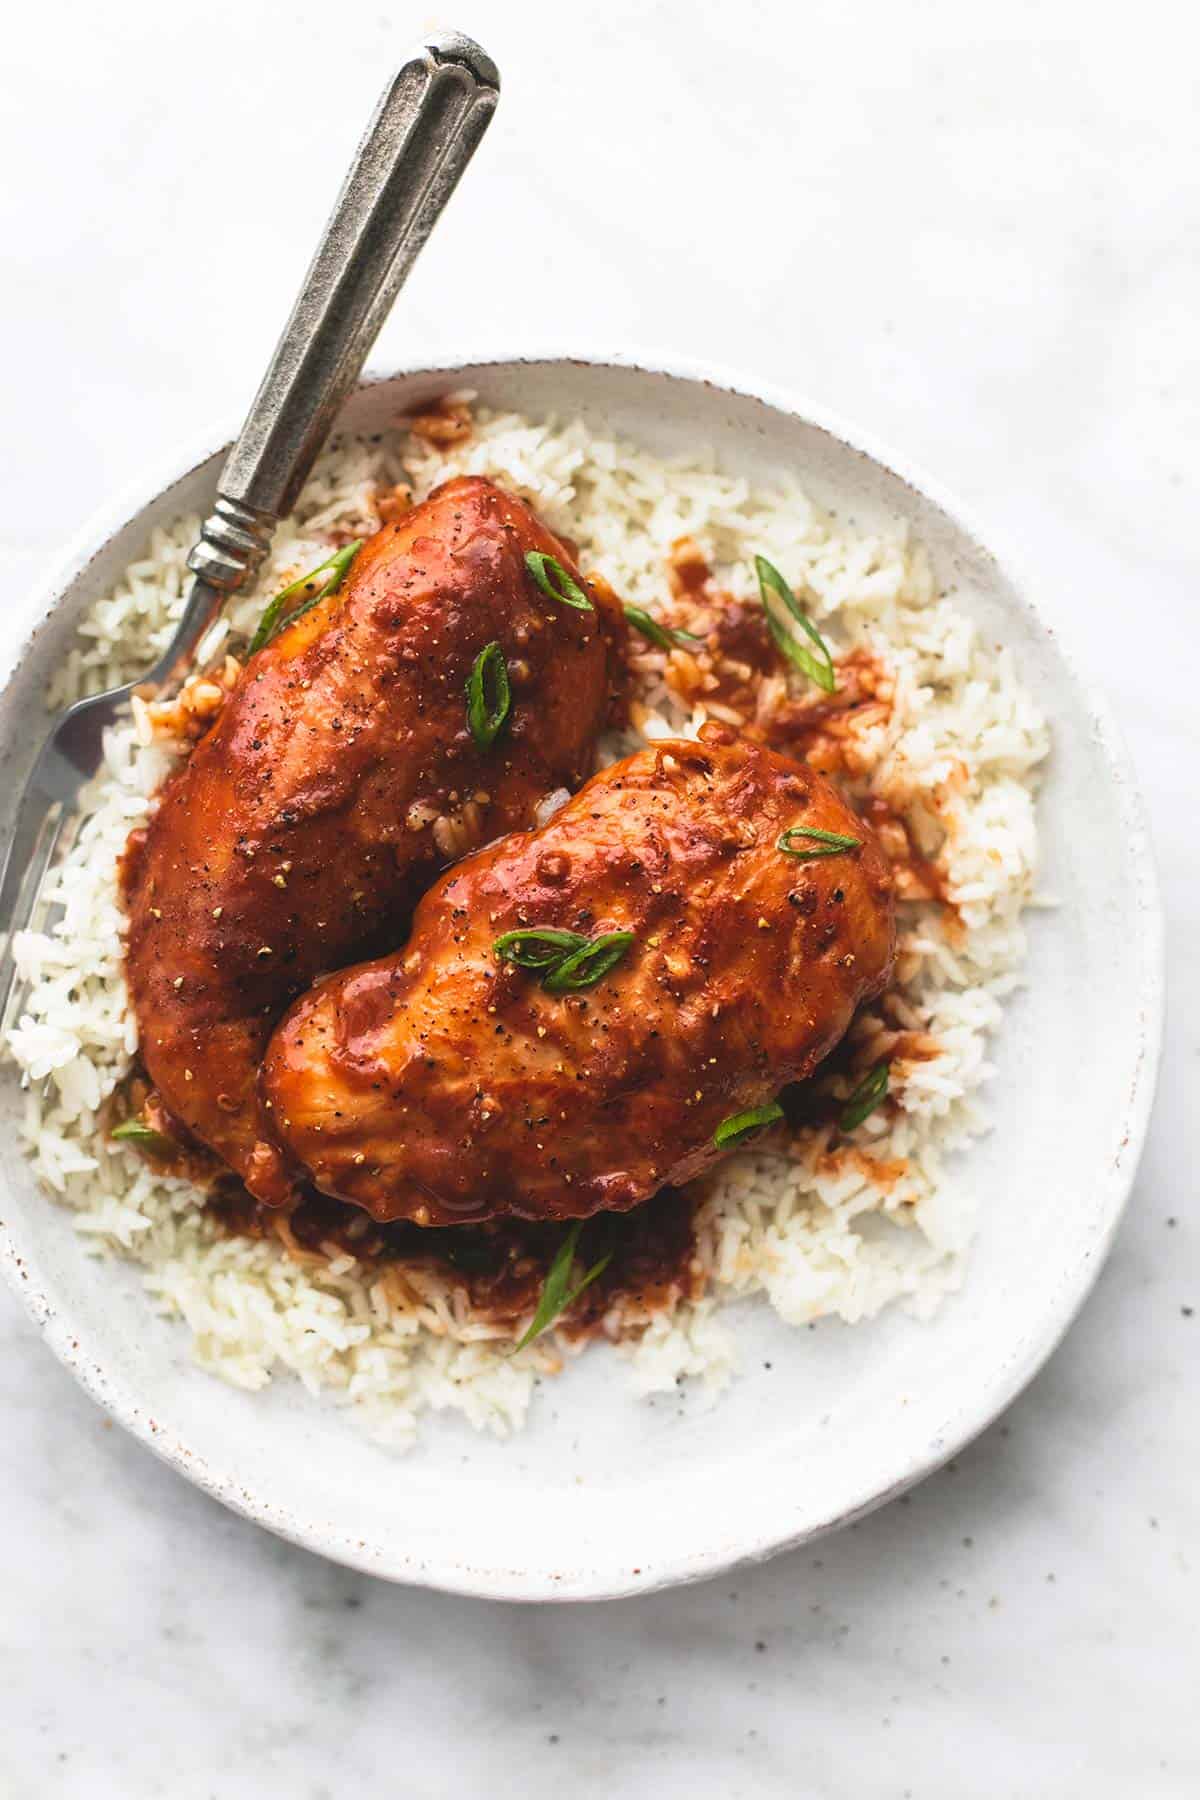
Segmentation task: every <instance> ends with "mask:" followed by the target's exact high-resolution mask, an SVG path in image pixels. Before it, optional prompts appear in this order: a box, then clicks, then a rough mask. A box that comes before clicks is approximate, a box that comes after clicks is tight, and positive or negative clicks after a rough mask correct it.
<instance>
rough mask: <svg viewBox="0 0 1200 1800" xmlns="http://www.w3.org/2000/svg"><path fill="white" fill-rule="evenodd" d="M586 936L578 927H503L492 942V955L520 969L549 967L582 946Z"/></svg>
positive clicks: (585, 943) (585, 941)
mask: <svg viewBox="0 0 1200 1800" xmlns="http://www.w3.org/2000/svg"><path fill="white" fill-rule="evenodd" d="M587 943H588V939H587V938H585V937H584V935H583V933H582V932H580V931H556V930H555V929H554V928H553V927H552V926H549V925H536V926H530V927H529V929H528V930H525V931H506V932H505V933H504V936H503V937H498V938H497V939H496V941H495V943H494V944H493V945H492V950H493V952H494V953H495V955H497V956H499V957H503V959H504V961H505V962H511V963H516V964H517V966H518V968H522V969H553V968H554V967H555V966H556V965H557V964H558V963H560V962H562V960H563V958H564V957H566V956H569V955H570V954H571V952H572V951H573V950H582V949H584V948H585V947H586V945H587Z"/></svg>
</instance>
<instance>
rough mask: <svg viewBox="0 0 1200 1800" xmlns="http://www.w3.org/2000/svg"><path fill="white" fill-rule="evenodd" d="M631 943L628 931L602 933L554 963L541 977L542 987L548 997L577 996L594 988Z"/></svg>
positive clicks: (632, 939) (614, 965) (613, 966)
mask: <svg viewBox="0 0 1200 1800" xmlns="http://www.w3.org/2000/svg"><path fill="white" fill-rule="evenodd" d="M633 941H634V934H633V932H632V931H606V932H604V933H603V934H602V935H601V936H600V937H597V938H593V939H592V940H591V942H590V943H584V944H583V945H582V946H581V947H580V948H579V949H578V950H574V951H572V952H571V954H570V955H569V956H564V957H563V959H562V961H561V962H558V963H555V965H554V967H553V968H552V969H551V970H550V973H549V974H548V975H545V976H543V977H542V986H543V987H544V988H545V990H546V992H547V993H548V994H577V993H578V992H579V990H580V988H590V987H595V985H596V983H597V982H598V981H600V980H601V979H602V978H603V977H604V976H605V975H607V974H608V971H609V970H610V969H612V968H615V967H616V965H617V963H619V962H620V960H621V958H622V957H623V956H624V955H625V952H626V951H627V950H628V949H629V946H630V945H631V944H632V943H633Z"/></svg>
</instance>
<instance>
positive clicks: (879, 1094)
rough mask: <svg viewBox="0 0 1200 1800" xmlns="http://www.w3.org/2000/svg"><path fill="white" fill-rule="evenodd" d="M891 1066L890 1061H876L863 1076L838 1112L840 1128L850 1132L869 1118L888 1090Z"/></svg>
mask: <svg viewBox="0 0 1200 1800" xmlns="http://www.w3.org/2000/svg"><path fill="white" fill-rule="evenodd" d="M890 1074H891V1068H890V1065H889V1064H888V1063H885V1062H880V1063H876V1064H875V1067H874V1068H873V1069H872V1070H871V1071H870V1072H869V1073H868V1074H866V1075H864V1076H863V1078H862V1080H861V1081H860V1082H859V1084H858V1086H857V1087H856V1088H855V1090H854V1092H853V1093H852V1094H851V1095H850V1098H849V1099H848V1100H847V1101H846V1103H845V1105H844V1106H843V1107H842V1110H841V1112H840V1113H839V1114H838V1130H839V1131H842V1132H850V1131H853V1130H855V1128H856V1127H857V1126H859V1125H861V1124H862V1122H863V1120H864V1119H869V1118H870V1116H871V1114H872V1113H873V1112H874V1111H875V1108H876V1107H877V1106H878V1105H879V1104H880V1102H881V1101H882V1099H883V1098H884V1096H885V1094H886V1093H887V1091H888V1079H889V1076H890Z"/></svg>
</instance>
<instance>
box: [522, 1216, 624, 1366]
mask: <svg viewBox="0 0 1200 1800" xmlns="http://www.w3.org/2000/svg"><path fill="white" fill-rule="evenodd" d="M582 1230H583V1220H582V1219H576V1221H575V1223H574V1225H572V1227H571V1229H570V1230H569V1231H568V1233H567V1235H566V1237H565V1238H564V1239H563V1241H562V1243H561V1244H560V1245H559V1247H558V1250H557V1253H556V1254H555V1258H554V1261H553V1262H552V1263H551V1264H550V1268H549V1270H548V1271H547V1274H546V1279H545V1281H544V1282H543V1283H542V1292H541V1296H540V1298H539V1300H538V1303H537V1311H536V1312H535V1313H534V1315H533V1318H532V1320H531V1321H530V1325H529V1329H528V1331H527V1332H526V1333H525V1335H524V1336H523V1337H522V1338H521V1339H520V1341H519V1342H518V1343H517V1344H515V1345H514V1347H513V1355H514V1356H515V1355H516V1353H517V1351H518V1350H524V1348H525V1346H526V1344H532V1342H533V1340H534V1339H535V1338H539V1337H541V1335H542V1333H543V1331H545V1330H546V1329H547V1327H548V1326H551V1325H553V1323H554V1321H555V1319H557V1318H558V1317H559V1315H560V1314H562V1313H564V1312H566V1310H567V1308H568V1307H570V1306H573V1305H574V1304H575V1302H576V1300H578V1298H579V1296H580V1294H582V1292H583V1290H584V1288H585V1287H590V1286H591V1284H592V1282H593V1281H595V1279H596V1277H597V1276H598V1275H602V1274H603V1273H604V1271H605V1269H607V1267H608V1265H609V1263H610V1262H611V1261H612V1252H611V1250H610V1251H609V1253H608V1255H607V1256H602V1257H601V1258H600V1261H599V1262H596V1263H593V1264H592V1266H591V1268H590V1269H589V1270H588V1272H587V1274H586V1275H585V1276H584V1278H583V1280H582V1281H581V1282H579V1283H578V1284H577V1285H576V1286H575V1287H573V1288H570V1289H569V1291H568V1284H569V1283H570V1280H571V1269H572V1266H573V1265H574V1262H575V1246H576V1245H577V1244H578V1242H579V1234H580V1232H581V1231H582Z"/></svg>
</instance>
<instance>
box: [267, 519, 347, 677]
mask: <svg viewBox="0 0 1200 1800" xmlns="http://www.w3.org/2000/svg"><path fill="white" fill-rule="evenodd" d="M362 547H363V540H362V538H355V540H354V542H353V543H352V544H343V546H342V548H341V549H340V550H335V551H334V553H333V555H332V556H327V557H326V558H325V561H324V562H323V563H318V564H317V566H316V568H315V569H310V570H309V572H308V574H307V575H301V577H300V579H299V580H298V581H293V582H292V583H291V584H290V585H289V586H288V587H285V588H284V589H283V591H282V592H281V593H278V594H276V596H275V598H274V599H273V600H272V601H271V602H270V603H269V604H268V606H267V608H266V611H265V612H264V613H263V616H262V618H261V619H260V620H259V621H258V630H257V631H256V632H255V633H254V636H253V637H252V638H251V639H250V648H249V650H248V651H247V653H246V654H247V655H248V656H253V655H254V654H255V652H256V651H258V650H262V649H263V648H264V647H265V646H266V645H267V644H269V643H270V642H271V641H272V639H273V638H277V637H278V636H279V633H280V632H281V631H284V630H286V628H287V627H288V626H289V625H294V624H295V623H296V620H297V619H301V618H303V617H304V614H305V613H306V612H311V611H312V609H313V607H314V606H316V605H317V603H318V601H321V600H325V599H328V597H329V595H330V594H336V593H337V591H338V589H339V588H340V587H341V585H342V582H343V581H344V580H345V579H346V571H347V569H348V568H349V567H350V564H351V563H352V562H353V561H354V559H355V557H356V556H357V555H358V553H359V551H360V550H361V549H362ZM327 570H328V579H327V580H326V581H324V582H322V583H321V585H320V586H319V587H318V589H317V591H316V593H315V594H310V595H309V596H308V598H307V599H306V600H302V601H301V603H300V605H299V606H296V607H294V608H293V609H292V611H291V612H290V613H288V615H287V617H286V618H285V617H284V616H283V612H284V607H285V606H286V605H287V602H288V601H289V600H290V599H291V598H292V595H293V594H298V593H300V592H301V591H302V590H303V589H304V588H306V587H308V586H309V584H310V583H311V582H314V581H316V580H317V577H318V576H320V575H324V574H325V573H326V571H327Z"/></svg>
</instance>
